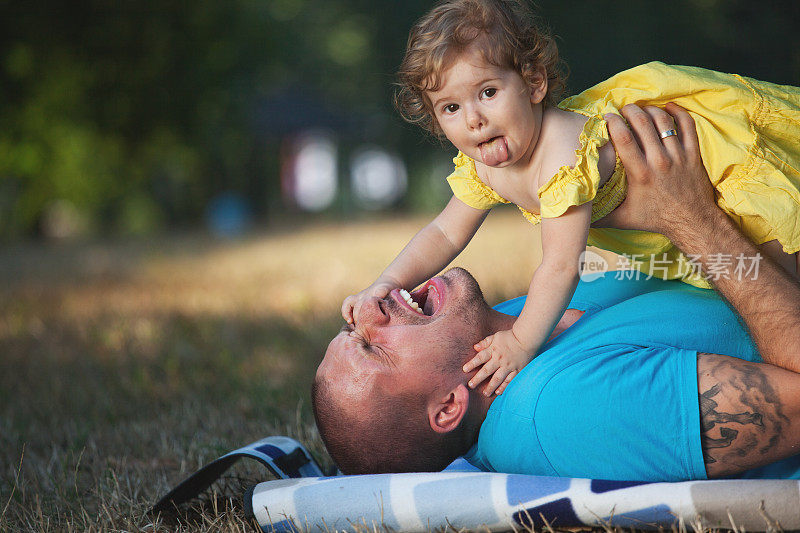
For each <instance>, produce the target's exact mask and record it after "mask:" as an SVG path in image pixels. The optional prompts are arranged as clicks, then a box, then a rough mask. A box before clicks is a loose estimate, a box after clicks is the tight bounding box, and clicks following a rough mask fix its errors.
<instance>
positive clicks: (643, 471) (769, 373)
mask: <svg viewBox="0 0 800 533" xmlns="http://www.w3.org/2000/svg"><path fill="white" fill-rule="evenodd" d="M669 109H670V111H671V113H673V114H674V116H675V117H676V119H677V126H678V129H679V131H680V139H681V144H680V145H679V146H677V147H676V146H671V147H669V148H668V149H667V148H665V147H664V145H663V144H661V143H660V140H659V138H658V136H657V133H656V128H655V126H654V123H655V124H656V126H658V127H660V128H661V129H663V125H662V124H660V122H664V121H665V120H666V119H670V120H671V118H670V117H669V116H668V115H666V114H665V113H663V111H661V112H660V113H662V114H659V113H658V112H656V111H654V110H644V111H643V110H639V109H638V108H626V109H624V110H623V115H625V116H626V118H627V119H628V122H629V123H630V124H631V125H632V127H633V128H634V130H635V131H636V135H637V138H638V139H639V140H640V142H641V143H642V146H643V148H639V146H638V145H637V144H636V142H635V141H634V140H633V139H634V137H633V136H632V135H631V133H630V132H629V131H628V130H627V128H625V126H624V123H621V122H617V121H614V120H612V119H609V129H610V131H611V134H612V139H613V140H614V142H615V148H616V149H617V151H618V153H619V155H620V158H621V159H622V161H623V163H624V164H625V167H626V169H628V171H629V172H628V179H629V183H630V188H629V195H632V194H636V195H640V198H639V199H640V201H639V202H636V204H637V205H645V206H647V207H648V208H647V209H646V211H644V210H643V211H639V212H634V211H632V210H626V208H625V204H623V206H621V207H620V208H619V209H618V210H617V211H619V213H617V214H616V215H615V216H616V217H618V218H617V220H616V223H617V224H620V223H621V224H627V225H628V227H630V228H632V229H634V228H635V229H645V230H649V231H657V232H660V233H663V234H665V235H667V236H668V237H669V238H670V239H671V240H672V241H673V242H674V243H675V244H677V245H678V246H679V247H681V249H682V250H683V251H684V252H685V253H687V254H691V255H693V256H699V260H700V263H701V265H704V266H707V264H708V261H709V258H710V257H713V254H715V253H722V252H724V253H726V254H733V255H736V254H737V253H742V254H745V255H746V256H755V254H756V252H757V251H756V250H755V249H754V248H753V246H752V245H751V244H750V243H749V241H748V240H747V239H745V238H744V237H742V236H741V235H740V234H738V231H737V230H736V228H735V227H734V226H733V225H732V224H730V223H729V222H728V223H725V220H726V217H725V216H724V214H722V213H721V212H719V214H720V216H717V215H716V214H715V211H718V209H717V208H716V207H715V206H714V204H713V196H711V195H710V194H709V191H707V190H706V188H704V187H703V186H702V183H705V184H707V183H708V180H707V178H706V177H705V176H704V175H703V172H704V169H703V166H702V162H700V160H699V155H698V154H699V150H696V143H697V140H696V134H695V133H694V129H693V125H692V124H691V119H690V118H689V117H688V115H687V114H685V113H683V112H681V111H680V110H679V109H675V108H669ZM658 111H660V110H658ZM703 180H705V181H703ZM686 182H689V184H690V185H689V186H687V185H686ZM701 182H702V183H701ZM666 197H668V198H666ZM648 202H649V203H648ZM674 203H678V204H681V205H683V206H691V209H687V208H685V207H684V208H683V211H681V210H680V209H681V208H680V207H679V206H676V205H673V204H674ZM676 213H677V214H678V215H679V216H682V217H683V218H682V221H681V224H680V225H679V226H680V227H679V228H674V227H672V224H671V218H670V217H675V216H676ZM687 220H688V221H690V222H692V223H691V224H687V223H686V221H687ZM687 227H689V228H693V229H695V230H696V233H697V235H694V234H690V233H692V231H691V230H687V229H686V228H687ZM678 231H682V232H684V233H683V234H681V233H676V232H678ZM687 232H688V233H689V234H687ZM730 278H731V279H724V278H723V280H722V282H721V283H719V284H718V285H717V288H718V289H719V290H720V292H722V294H723V295H724V296H725V297H726V298H727V299H728V300H729V301H730V302H731V304H732V305H733V306H734V307H735V308H736V310H737V311H739V313H740V314H741V316H742V317H743V318H744V320H745V322H746V323H747V325H748V327H749V328H750V329H751V331H752V336H753V338H754V339H755V340H756V342H757V344H758V349H759V350H760V352H761V355H762V356H763V358H764V360H765V361H766V362H767V363H772V364H765V363H760V362H758V361H759V360H760V359H759V356H758V352H757V351H756V350H755V349H754V347H753V345H752V344H751V343H750V341H749V338H748V337H747V334H746V331H745V329H744V328H743V327H742V326H741V325H740V324H739V323H738V321H737V320H736V315H735V314H734V313H733V312H731V310H730V309H729V308H728V307H727V306H726V305H725V304H724V302H723V301H722V300H720V299H719V298H718V297H717V296H715V295H714V293H711V292H710V291H707V292H702V291H698V290H695V289H691V288H689V287H685V286H682V285H674V284H670V282H657V283H656V285H652V284H651V285H648V286H647V287H645V286H644V285H639V286H637V285H631V286H626V287H627V288H623V290H622V292H623V293H624V294H623V295H622V296H624V297H622V298H617V297H615V298H611V299H608V298H607V295H608V294H610V293H611V292H613V291H616V289H615V287H622V285H620V284H614V283H612V282H611V281H607V282H606V281H595V282H593V283H592V284H589V285H586V289H585V290H584V289H582V290H581V291H579V292H578V293H576V298H578V300H580V299H581V298H583V302H581V301H576V300H575V299H573V302H572V304H571V305H570V309H569V310H568V311H567V313H565V315H564V317H563V318H562V320H561V322H560V323H559V325H558V327H557V329H556V332H555V334H556V335H557V336H556V337H555V338H554V339H552V340H551V341H550V342H549V343H548V345H547V346H546V347H545V350H543V352H542V353H541V354H540V355H539V356H538V357H537V358H536V359H534V360H533V361H532V362H531V363H529V365H528V366H526V367H525V369H523V371H522V372H520V374H519V375H518V376H517V377H516V378H515V379H514V380H512V382H511V383H510V384H509V385H508V388H507V389H506V391H505V392H504V394H503V395H502V396H499V397H497V396H489V397H487V396H485V395H483V394H481V387H478V389H476V390H473V389H470V388H469V387H468V385H467V382H468V381H469V379H470V378H472V377H473V376H474V373H471V374H465V373H463V371H462V369H461V367H462V366H463V364H464V363H465V362H466V361H467V360H469V359H470V358H471V357H472V355H473V354H474V350H473V349H472V346H473V344H474V343H475V342H477V341H478V340H480V339H482V338H483V337H485V336H486V335H488V334H489V333H491V332H492V331H497V330H499V329H503V328H504V327H507V326H508V324H509V323H510V322H513V320H514V318H513V316H512V315H513V309H512V308H511V307H508V306H507V307H501V308H500V311H503V310H505V311H506V312H508V313H511V314H504V313H502V312H500V311H498V310H493V309H491V308H489V306H488V305H487V304H486V303H485V301H484V300H483V297H482V295H481V293H480V290H479V288H478V286H477V283H476V282H475V281H474V279H472V277H471V276H469V275H468V274H467V273H466V272H465V271H463V270H460V269H453V270H450V271H448V272H447V273H445V274H444V275H443V276H441V277H439V278H434V279H433V280H432V281H431V282H429V283H428V284H426V287H425V288H423V289H422V290H421V291H420V292H419V293H417V294H416V295H415V296H416V298H417V299H418V300H423V301H422V302H421V303H422V304H423V308H425V309H426V310H427V311H428V312H427V313H426V314H425V315H424V316H421V315H419V314H418V313H417V312H415V311H413V310H412V309H411V308H410V307H409V306H408V305H407V304H406V302H405V300H404V299H403V298H401V297H398V295H397V294H391V295H390V296H389V297H388V298H386V299H383V300H378V299H373V300H371V301H369V302H368V303H367V304H366V305H365V306H364V307H362V311H361V314H360V315H359V320H358V322H356V323H355V324H354V325H353V326H352V327H350V326H346V327H345V328H343V331H342V332H341V333H340V334H339V335H338V336H337V337H336V338H335V339H334V340H333V341H332V342H331V344H330V346H329V347H328V351H327V352H326V355H325V358H324V359H323V361H322V363H321V364H320V367H319V369H318V372H317V377H316V380H315V383H314V391H313V399H314V408H315V415H316V417H317V423H318V426H319V428H320V432H321V434H322V436H323V440H324V441H325V443H326V445H327V447H328V449H329V451H330V453H331V455H332V457H333V458H334V460H335V461H336V462H337V464H338V465H339V466H340V468H341V469H342V470H343V471H344V472H346V473H363V472H398V471H422V470H440V469H441V468H443V467H444V466H446V465H447V464H448V463H449V462H451V461H452V460H453V459H454V458H456V457H458V456H459V455H463V454H467V458H468V459H469V460H471V461H473V462H474V463H475V464H477V465H478V466H480V467H481V468H483V469H487V470H497V471H503V472H517V473H526V474H540V475H560V476H572V477H591V478H605V479H625V480H680V479H702V478H705V477H720V476H726V475H732V474H735V475H746V476H751V477H792V476H796V475H798V471H799V470H800V462H798V460H797V458H795V457H792V456H793V455H795V454H796V452H797V450H798V449H800V448H798V445H800V394H799V393H800V375H798V374H795V373H794V372H791V371H789V370H786V369H787V368H788V369H792V370H797V369H798V368H800V355H798V352H799V351H800V348H798V347H800V318H798V317H800V312H798V311H800V309H798V305H800V289H798V286H797V285H796V284H795V283H794V282H793V281H792V280H791V279H790V278H788V277H787V276H785V275H783V271H782V270H781V269H780V268H776V267H775V266H774V265H771V264H770V263H768V262H767V261H766V260H764V261H762V264H761V268H760V271H759V276H758V277H757V278H755V279H753V278H752V277H751V278H747V279H742V280H737V279H736V277H735V276H730ZM598 283H603V284H605V285H603V286H602V287H601V285H597V284H598ZM662 283H666V285H662ZM592 286H594V287H595V289H594V291H592V290H591V287H592ZM631 287H633V288H631ZM637 287H638V288H637ZM626 291H627V292H626ZM581 294H583V296H581ZM587 294H588V295H589V297H587ZM592 294H594V295H595V296H591V295H592ZM598 295H601V296H602V298H600V297H599V296H598ZM587 302H588V303H587ZM426 303H427V304H428V305H424V304H426ZM776 330H777V331H780V332H781V335H780V336H776V335H774V332H775V331H776ZM731 356H733V357H731ZM776 365H777V366H776ZM780 367H784V368H780ZM781 460H783V461H781ZM777 461H781V462H777ZM776 462H777V463H776ZM765 465H769V466H766V467H765V468H758V467H764V466H765Z"/></svg>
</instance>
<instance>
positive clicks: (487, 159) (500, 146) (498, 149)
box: [480, 137, 508, 167]
mask: <svg viewBox="0 0 800 533" xmlns="http://www.w3.org/2000/svg"><path fill="white" fill-rule="evenodd" d="M480 149H481V159H482V160H483V164H484V165H488V166H490V167H493V166H495V165H499V164H500V163H503V162H505V161H506V160H507V159H508V144H506V140H505V138H504V137H495V138H494V139H492V140H490V141H487V142H485V143H482V144H480Z"/></svg>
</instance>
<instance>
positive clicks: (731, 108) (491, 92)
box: [342, 0, 800, 395]
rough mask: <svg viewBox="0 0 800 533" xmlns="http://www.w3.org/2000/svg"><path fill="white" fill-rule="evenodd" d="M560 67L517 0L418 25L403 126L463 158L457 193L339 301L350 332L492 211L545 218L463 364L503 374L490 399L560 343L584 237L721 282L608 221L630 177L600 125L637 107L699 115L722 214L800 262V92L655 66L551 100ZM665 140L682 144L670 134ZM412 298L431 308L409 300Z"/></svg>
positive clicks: (450, 10) (403, 93)
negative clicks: (532, 253) (489, 330)
mask: <svg viewBox="0 0 800 533" xmlns="http://www.w3.org/2000/svg"><path fill="white" fill-rule="evenodd" d="M558 66H559V61H558V52H557V50H556V46H555V44H554V42H553V40H552V39H551V38H550V36H549V35H548V34H547V33H546V32H545V31H542V30H541V29H540V28H538V27H537V24H536V22H535V19H534V18H533V16H532V14H531V13H530V11H529V10H528V9H527V8H526V6H525V5H524V4H522V3H521V2H520V1H516V0H447V1H444V2H441V3H439V4H437V5H436V6H435V7H434V8H433V9H432V10H431V11H430V12H429V13H428V14H427V15H425V16H424V17H423V18H422V19H421V20H420V21H419V22H418V23H417V24H416V25H415V26H414V28H413V29H412V31H411V35H410V37H409V41H408V48H407V50H406V55H405V58H404V59H403V63H402V65H401V67H400V72H399V79H400V83H399V86H400V88H399V90H398V93H397V95H396V102H397V104H398V107H399V109H400V110H401V113H402V114H403V115H404V118H406V119H407V120H409V121H410V122H414V123H417V124H419V125H420V126H422V127H423V128H424V129H426V130H428V131H430V132H432V133H434V134H436V135H438V136H442V135H444V136H445V137H447V139H448V140H450V142H451V143H453V145H455V147H456V148H458V150H459V153H458V155H457V156H456V158H455V159H454V162H455V171H454V172H453V173H452V174H451V175H450V176H449V177H448V178H447V181H448V182H449V184H450V186H451V188H452V190H453V193H454V196H453V198H452V199H451V200H450V202H449V203H448V204H447V206H446V207H445V208H444V210H443V211H442V212H441V213H440V214H439V215H438V216H437V217H436V218H435V219H434V220H433V221H432V222H431V223H430V224H428V225H427V226H425V227H424V228H423V229H422V230H421V231H420V232H419V233H417V235H415V236H414V238H413V239H412V240H411V242H409V243H408V245H407V246H406V247H405V248H404V249H403V251H402V252H400V254H399V255H398V256H397V258H396V259H395V260H394V261H392V263H391V264H390V265H389V266H388V267H387V268H386V270H385V271H384V272H383V273H382V274H381V275H380V277H379V278H378V279H377V280H376V281H375V282H374V283H373V284H372V285H370V286H369V287H368V288H366V289H364V290H363V291H361V292H360V293H358V294H356V295H353V296H349V297H348V298H347V299H345V301H344V304H343V306H342V314H343V316H344V317H345V319H346V320H347V321H348V322H352V321H353V320H354V319H355V320H358V313H359V308H360V306H361V303H362V302H363V301H364V300H365V299H367V298H370V297H373V296H375V297H378V298H383V297H385V296H386V295H387V294H388V293H389V291H391V290H392V289H395V288H398V289H399V288H401V287H409V288H410V287H415V286H417V285H418V284H419V283H421V282H423V281H424V280H426V279H428V278H429V277H430V276H431V275H433V274H435V273H437V272H439V271H440V270H441V269H442V268H444V267H445V266H446V265H447V264H448V263H450V261H451V260H452V259H453V258H455V256H456V255H458V253H459V252H461V250H463V249H464V247H465V246H466V245H467V243H468V242H469V241H470V239H471V238H472V236H473V235H474V233H475V232H476V231H477V229H478V227H479V226H480V225H481V223H482V222H483V220H484V218H485V217H486V215H487V213H488V211H489V209H491V207H492V206H494V205H497V204H500V203H508V202H513V203H514V204H516V205H517V206H518V207H519V209H520V210H521V211H522V214H523V215H524V216H525V218H527V219H528V220H529V221H530V222H531V223H533V224H538V223H540V222H541V224H542V252H543V259H542V264H541V265H540V266H539V267H538V268H537V269H536V272H535V274H534V276H533V280H532V281H531V284H530V289H529V291H528V298H527V301H526V303H525V306H524V308H523V310H522V312H521V314H520V315H519V317H518V318H517V320H516V322H515V323H514V326H513V327H512V329H511V330H508V331H499V332H497V333H495V334H493V335H490V336H488V337H486V338H485V339H483V340H482V341H481V342H479V343H478V344H476V345H475V349H476V350H477V351H478V354H477V355H476V356H475V357H474V358H473V359H472V360H471V361H469V362H468V363H467V364H466V365H465V366H464V370H465V371H467V372H469V371H471V370H473V369H475V368H477V367H479V366H481V365H483V366H482V368H481V369H480V370H479V371H478V372H477V373H476V375H475V376H474V377H473V378H472V379H471V381H470V386H471V387H475V386H477V385H478V384H479V383H481V382H482V381H483V380H484V379H486V378H488V377H489V376H492V377H491V380H490V381H489V384H488V385H487V386H486V387H485V388H484V391H485V392H486V394H487V395H488V394H491V393H492V392H497V393H498V394H499V393H501V392H502V391H503V389H505V387H506V385H507V384H508V383H509V382H510V380H511V379H512V378H513V377H514V375H515V374H516V372H517V371H519V370H520V369H521V368H522V367H523V366H525V364H527V363H528V361H530V360H531V359H532V358H533V357H534V356H535V355H536V353H537V351H538V350H539V348H540V347H541V346H542V345H543V344H544V343H545V342H546V340H547V339H548V337H549V336H550V334H551V332H552V330H553V328H554V326H555V325H556V323H557V322H558V320H559V318H560V317H561V316H562V314H563V313H564V310H565V308H566V306H567V304H568V303H569V301H570V299H571V296H572V293H573V291H574V290H575V287H576V285H577V283H578V279H579V274H580V272H579V269H580V256H581V253H582V252H583V251H584V250H585V248H586V244H587V239H588V242H589V244H591V245H594V246H598V247H600V248H604V249H607V250H611V251H614V252H617V253H620V254H625V255H626V256H628V257H632V258H634V260H635V261H634V264H635V266H636V267H637V268H639V269H640V270H642V271H643V272H645V273H647V274H648V275H657V276H658V277H662V278H665V279H675V278H678V279H682V280H684V281H686V282H688V283H691V284H693V285H696V286H699V287H706V288H708V287H710V285H709V284H708V283H707V282H706V280H704V279H703V278H701V277H700V276H698V275H697V274H696V273H694V272H693V270H692V269H690V268H688V265H689V263H688V262H687V261H686V259H685V258H684V257H683V256H682V255H681V254H680V252H679V251H678V250H677V249H676V248H675V247H674V246H673V245H672V244H671V243H670V242H669V240H667V239H666V238H665V237H663V236H662V235H658V234H653V233H646V232H640V231H624V230H619V229H615V228H611V227H604V226H607V225H608V224H607V223H605V221H603V218H604V217H606V215H608V214H609V213H611V212H612V211H613V210H614V209H615V208H616V207H617V206H619V205H620V203H621V202H622V201H623V199H624V198H625V193H626V182H625V169H624V168H623V167H622V166H621V165H620V163H619V160H618V159H617V158H616V154H615V152H614V148H613V146H612V144H611V143H609V142H608V140H609V137H608V131H607V129H606V122H605V120H604V118H603V116H604V115H605V114H607V113H617V112H618V110H619V109H620V108H622V107H623V106H624V105H626V104H631V103H632V104H638V105H642V106H644V105H650V106H664V105H665V104H666V103H668V102H675V103H677V104H679V105H680V106H682V107H684V108H685V109H687V110H688V111H689V112H690V113H691V115H692V117H693V118H694V119H695V122H696V125H697V132H698V137H699V139H700V145H701V152H702V156H703V162H704V164H705V166H706V169H707V170H708V175H709V178H710V179H711V181H712V183H713V184H714V186H715V188H716V192H717V202H718V204H719V206H720V207H721V208H722V209H723V210H725V211H726V212H727V213H728V215H729V216H730V217H731V218H732V219H733V220H734V221H735V222H736V223H737V224H738V225H739V227H740V228H741V229H742V231H743V232H744V233H745V234H746V235H747V236H748V237H750V238H751V239H752V240H753V241H754V242H755V243H756V244H760V245H762V250H764V251H765V252H766V253H767V254H769V255H771V256H772V257H773V258H774V259H775V260H777V261H778V262H779V263H780V264H782V265H784V267H785V268H786V269H787V270H789V271H790V272H791V273H792V274H794V275H795V276H796V275H797V270H798V268H800V267H798V264H797V254H796V252H797V251H798V250H800V89H798V88H795V87H788V86H778V85H774V84H770V83H764V82H759V81H756V80H753V79H749V78H744V77H741V76H736V75H730V74H722V73H718V72H713V71H709V70H703V69H699V68H693V67H680V66H669V65H665V64H662V63H649V64H646V65H643V66H639V67H636V68H633V69H630V70H627V71H625V72H622V73H620V74H617V75H616V76H614V77H612V78H611V79H609V80H607V81H605V82H603V83H600V84H599V85H597V86H595V87H592V88H590V89H588V90H586V91H584V92H583V93H581V94H579V95H577V96H573V97H571V98H567V99H566V100H564V101H562V102H561V103H559V104H558V105H557V106H554V105H552V104H553V101H554V98H555V96H556V94H557V92H558V90H559V89H561V87H562V85H563V79H562V77H561V75H560V72H559V68H558ZM661 137H662V142H664V143H665V145H666V144H668V143H677V142H680V140H679V139H678V137H677V132H676V131H675V129H674V126H669V127H667V128H665V130H664V131H662V132H661ZM590 226H591V227H590ZM724 259H725V260H727V261H728V262H733V261H735V260H736V258H724ZM400 293H401V294H402V296H403V299H404V300H405V301H406V302H408V303H409V307H410V308H411V309H410V310H414V311H416V312H418V313H420V314H425V309H424V308H420V307H419V305H418V304H417V303H416V302H415V301H414V299H413V296H414V295H413V294H411V295H410V294H409V293H408V292H407V291H405V290H402V291H400ZM423 307H424V306H423ZM414 308H417V309H414Z"/></svg>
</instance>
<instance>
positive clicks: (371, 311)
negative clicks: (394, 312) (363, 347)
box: [358, 296, 389, 326]
mask: <svg viewBox="0 0 800 533" xmlns="http://www.w3.org/2000/svg"><path fill="white" fill-rule="evenodd" d="M388 322H389V315H387V314H386V313H385V312H384V311H383V308H382V307H381V305H380V299H378V298H376V297H374V296H373V297H372V298H370V299H369V300H367V301H365V302H364V303H363V304H361V310H360V311H359V313H358V324H359V325H361V324H364V325H371V326H380V325H383V324H386V323H388Z"/></svg>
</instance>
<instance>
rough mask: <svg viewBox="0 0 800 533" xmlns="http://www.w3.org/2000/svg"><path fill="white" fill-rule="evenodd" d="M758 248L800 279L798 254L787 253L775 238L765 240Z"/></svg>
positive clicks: (799, 257)
mask: <svg viewBox="0 0 800 533" xmlns="http://www.w3.org/2000/svg"><path fill="white" fill-rule="evenodd" d="M759 248H760V249H761V251H762V252H764V254H765V255H768V256H769V257H770V259H772V260H773V261H775V262H776V263H778V264H779V265H780V266H782V267H783V268H784V269H786V271H787V272H788V273H789V274H791V275H792V276H794V278H795V279H798V280H800V254H796V253H794V254H787V253H786V252H784V251H783V247H782V246H781V243H779V242H778V241H776V240H775V241H768V242H765V243H764V244H762V245H760V246H759Z"/></svg>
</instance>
